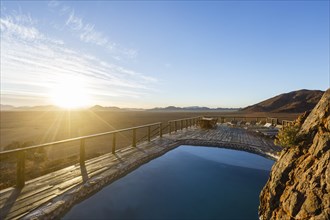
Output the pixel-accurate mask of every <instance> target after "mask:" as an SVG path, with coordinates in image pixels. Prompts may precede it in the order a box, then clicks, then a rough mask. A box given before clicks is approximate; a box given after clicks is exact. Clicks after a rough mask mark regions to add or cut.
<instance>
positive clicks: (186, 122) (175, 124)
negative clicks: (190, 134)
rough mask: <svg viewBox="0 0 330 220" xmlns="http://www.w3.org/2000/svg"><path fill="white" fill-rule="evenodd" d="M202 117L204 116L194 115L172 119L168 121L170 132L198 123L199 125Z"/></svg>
mask: <svg viewBox="0 0 330 220" xmlns="http://www.w3.org/2000/svg"><path fill="white" fill-rule="evenodd" d="M201 118H202V116H197V117H192V118H183V119H177V120H170V121H168V127H169V134H171V133H172V131H174V132H177V131H178V130H183V129H184V128H186V129H188V128H190V127H192V126H196V125H198V123H199V120H200V119H201ZM172 128H173V130H172Z"/></svg>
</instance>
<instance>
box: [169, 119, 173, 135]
mask: <svg viewBox="0 0 330 220" xmlns="http://www.w3.org/2000/svg"><path fill="white" fill-rule="evenodd" d="M171 124H172V123H171V122H170V121H169V122H168V129H169V131H168V133H169V134H171V131H172V128H171Z"/></svg>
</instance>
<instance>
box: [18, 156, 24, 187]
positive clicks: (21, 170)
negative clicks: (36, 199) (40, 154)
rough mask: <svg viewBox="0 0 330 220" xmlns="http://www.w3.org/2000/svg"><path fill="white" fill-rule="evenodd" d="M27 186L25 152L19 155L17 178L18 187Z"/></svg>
mask: <svg viewBox="0 0 330 220" xmlns="http://www.w3.org/2000/svg"><path fill="white" fill-rule="evenodd" d="M24 185H25V151H19V152H18V154H17V177H16V186H17V187H18V188H22V187H23V186H24Z"/></svg>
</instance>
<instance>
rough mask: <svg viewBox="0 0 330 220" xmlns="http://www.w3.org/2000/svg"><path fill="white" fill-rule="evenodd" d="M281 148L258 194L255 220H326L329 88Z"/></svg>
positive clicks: (329, 183)
mask: <svg viewBox="0 0 330 220" xmlns="http://www.w3.org/2000/svg"><path fill="white" fill-rule="evenodd" d="M297 138H298V139H297V140H298V144H297V146H295V147H292V148H288V149H284V150H283V151H282V153H281V156H280V158H279V160H278V161H277V162H276V163H275V164H274V166H273V168H272V171H271V174H270V177H269V180H268V182H267V184H266V185H265V187H264V189H263V190H262V192H261V194H260V206H259V217H260V219H262V220H265V219H330V89H328V90H327V91H326V92H325V93H324V95H323V96H322V98H321V100H320V101H319V103H318V104H317V105H316V106H315V108H314V109H313V110H312V112H311V113H310V114H309V115H308V117H307V118H306V119H305V121H304V123H303V124H302V127H301V129H300V131H299V133H298V136H297Z"/></svg>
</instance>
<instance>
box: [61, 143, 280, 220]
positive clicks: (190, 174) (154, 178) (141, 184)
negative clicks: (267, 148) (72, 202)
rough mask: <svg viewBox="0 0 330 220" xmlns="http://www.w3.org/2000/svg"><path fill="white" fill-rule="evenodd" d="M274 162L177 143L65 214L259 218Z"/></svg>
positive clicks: (72, 216) (76, 216) (80, 216)
mask: <svg viewBox="0 0 330 220" xmlns="http://www.w3.org/2000/svg"><path fill="white" fill-rule="evenodd" d="M273 163H274V161H272V160H269V159H266V158H263V157H261V156H258V155H255V154H251V153H247V152H243V151H236V150H229V149H221V148H213V147H196V146H180V147H178V148H176V149H174V150H172V151H169V152H167V153H166V154H164V155H163V156H161V157H159V158H156V159H154V160H152V161H150V162H149V163H147V164H144V165H142V166H141V167H139V168H138V169H136V170H134V171H132V172H131V173H129V174H128V175H126V176H124V177H122V178H121V179H119V180H117V181H115V182H113V183H112V184H110V185H108V186H107V187H105V188H103V189H102V190H101V191H99V192H98V193H96V194H94V195H93V196H91V197H90V198H88V199H87V200H85V201H83V202H81V203H79V204H77V205H76V206H74V207H73V208H72V209H71V210H70V211H69V212H68V213H67V214H66V215H65V216H64V219H129V220H132V219H152V220H153V219H166V220H167V219H189V220H190V219H258V212H257V210H258V206H259V193H260V191H261V189H262V187H263V186H264V185H265V183H266V181H267V179H268V175H269V172H270V169H271V166H272V165H273Z"/></svg>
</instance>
